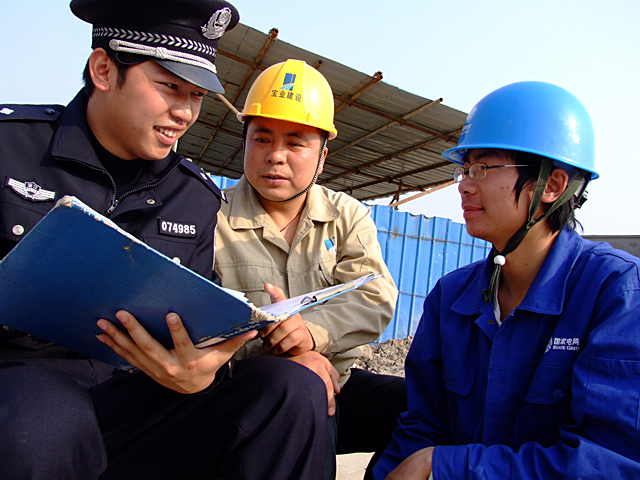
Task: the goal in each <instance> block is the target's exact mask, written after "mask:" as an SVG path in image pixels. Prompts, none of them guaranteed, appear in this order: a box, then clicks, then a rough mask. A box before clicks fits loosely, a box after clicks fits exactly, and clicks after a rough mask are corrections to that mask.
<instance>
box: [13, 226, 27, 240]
mask: <svg viewBox="0 0 640 480" xmlns="http://www.w3.org/2000/svg"><path fill="white" fill-rule="evenodd" d="M11 232H13V234H14V235H17V236H18V237H19V236H20V235H22V234H23V233H24V227H23V226H22V225H14V226H13V228H12V229H11Z"/></svg>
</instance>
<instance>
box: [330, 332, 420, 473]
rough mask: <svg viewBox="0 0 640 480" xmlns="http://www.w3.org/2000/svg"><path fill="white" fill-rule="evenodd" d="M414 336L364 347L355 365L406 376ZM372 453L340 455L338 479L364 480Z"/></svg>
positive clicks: (373, 370)
mask: <svg viewBox="0 0 640 480" xmlns="http://www.w3.org/2000/svg"><path fill="white" fill-rule="evenodd" d="M412 340H413V337H407V338H405V339H402V340H388V341H386V342H384V343H378V344H374V345H366V346H364V347H362V356H361V357H360V358H359V359H358V360H356V363H355V366H356V367H358V368H363V369H365V370H369V371H370V372H374V373H383V374H386V375H396V376H399V377H403V376H404V359H405V358H406V356H407V352H408V351H409V347H410V346H411V341H412ZM371 455H372V453H353V454H350V455H338V458H337V464H338V470H337V475H336V480H362V477H363V476H364V472H365V470H366V469H367V465H368V464H369V459H370V458H371Z"/></svg>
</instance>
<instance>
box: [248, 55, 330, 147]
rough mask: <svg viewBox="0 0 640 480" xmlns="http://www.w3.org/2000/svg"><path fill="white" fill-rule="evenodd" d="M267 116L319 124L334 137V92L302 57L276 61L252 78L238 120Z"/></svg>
mask: <svg viewBox="0 0 640 480" xmlns="http://www.w3.org/2000/svg"><path fill="white" fill-rule="evenodd" d="M247 116H254V117H266V118H275V119H277V120H286V121H288V122H294V123H301V124H303V125H309V126H311V127H316V128H319V129H320V130H324V131H326V132H327V133H328V134H329V139H330V140H331V139H333V138H335V137H336V135H337V134H338V131H337V130H336V127H335V126H334V124H333V93H332V92H331V87H330V86H329V82H327V80H326V79H325V78H324V77H323V76H322V74H321V73H320V72H318V71H317V70H316V69H315V68H313V67H311V66H309V65H307V64H306V63H305V62H304V61H302V60H287V61H286V62H282V63H276V64H275V65H272V66H270V67H269V68H267V69H266V70H265V71H264V72H262V73H261V74H260V75H259V76H258V78H256V81H255V82H253V85H252V86H251V89H250V90H249V94H248V95H247V100H246V101H245V103H244V108H243V109H242V112H240V113H238V120H240V121H241V122H244V119H245V117H247Z"/></svg>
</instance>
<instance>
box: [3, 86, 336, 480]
mask: <svg viewBox="0 0 640 480" xmlns="http://www.w3.org/2000/svg"><path fill="white" fill-rule="evenodd" d="M86 106H87V99H86V94H85V93H84V92H80V93H79V94H78V95H77V96H76V98H75V99H74V100H73V101H72V102H71V103H70V104H69V105H68V106H67V107H66V108H64V107H61V106H55V105H53V106H42V105H0V179H1V180H2V185H1V187H0V255H1V256H2V257H3V256H4V255H5V254H6V253H7V252H8V251H10V250H11V248H13V246H15V245H16V244H17V242H19V241H20V239H21V238H22V237H23V236H24V234H26V233H27V232H28V231H29V230H30V229H31V228H33V226H34V225H35V224H36V223H37V222H38V221H39V220H40V219H41V218H42V217H43V216H44V215H45V214H46V213H47V212H48V211H49V210H50V209H51V208H52V206H53V205H54V203H55V201H56V200H58V199H59V198H60V197H62V196H63V195H74V196H76V197H78V198H79V199H81V200H82V201H83V202H84V203H86V204H88V205H89V206H90V207H92V208H93V209H95V210H96V211H98V212H101V213H103V214H105V215H106V216H108V217H109V218H111V219H112V220H113V221H114V222H115V223H117V224H118V225H119V226H120V227H121V228H123V229H124V230H126V231H128V232H130V233H131V234H133V235H135V236H136V237H138V238H140V239H141V240H143V241H144V242H146V243H147V244H149V245H151V246H152V247H154V248H155V249H157V250H159V251H160V252H162V253H164V254H165V255H167V256H169V257H170V258H174V259H176V261H178V260H177V259H179V261H180V263H181V264H183V265H185V266H186V267H188V268H190V269H192V270H194V271H195V272H197V273H198V274H200V275H202V276H204V277H206V278H209V279H211V280H214V281H216V280H218V277H217V274H216V273H215V272H214V271H213V256H214V234H215V226H216V219H217V211H218V209H219V207H220V201H221V197H222V193H221V192H220V191H219V189H218V188H217V187H216V186H215V184H214V183H213V182H212V181H211V180H210V179H209V178H208V177H206V176H205V175H204V172H202V170H201V169H199V168H198V167H196V166H194V165H193V164H191V163H190V162H188V161H187V160H185V159H184V158H183V157H181V156H180V155H178V154H177V153H175V152H171V153H170V154H169V155H168V156H167V157H166V158H165V159H163V160H159V161H153V162H142V163H143V164H144V168H143V169H142V170H141V171H140V172H139V175H138V176H137V178H136V179H135V181H134V184H133V185H130V187H131V188H129V189H127V191H123V192H119V191H118V190H117V187H116V182H115V180H114V179H113V176H112V175H110V174H109V173H108V171H107V170H106V169H105V168H104V167H103V165H102V163H101V161H100V159H99V156H98V153H97V152H96V148H94V145H95V142H96V140H95V137H93V134H92V133H91V130H90V129H89V126H88V124H87V120H86ZM163 222H164V223H163ZM167 222H170V223H172V224H173V223H177V224H183V225H188V226H189V228H188V229H185V228H183V229H182V231H183V232H184V231H185V230H187V231H188V232H189V234H187V235H185V234H184V233H183V234H178V233H176V232H174V231H172V230H169V229H167V227H166V225H168V224H167ZM33 281H34V282H35V283H37V281H38V279H37V278H34V279H33ZM212 314H215V310H214V308H212ZM47 320H48V319H43V321H47ZM0 324H2V318H1V313H0ZM96 341H97V340H96ZM299 385H304V386H305V387H304V389H301V388H298V386H299ZM326 411H327V402H326V390H325V387H324V384H323V383H322V381H321V380H320V379H319V377H318V376H317V375H315V374H314V373H312V372H311V371H310V370H308V369H306V368H304V367H302V366H300V365H298V364H296V363H294V362H291V361H288V360H285V359H280V358H273V359H255V360H247V361H240V362H237V363H236V364H235V366H234V367H233V368H232V369H230V368H221V369H220V371H219V372H218V375H217V378H216V381H215V382H214V385H212V386H211V387H209V388H208V389H207V390H205V391H204V392H201V393H200V394H196V395H183V394H179V393H177V392H174V391H173V390H170V389H167V388H165V387H163V386H161V385H159V384H158V383H156V382H155V381H153V380H152V379H151V378H149V377H148V376H147V375H145V374H143V373H133V374H131V373H126V372H124V371H120V370H117V369H114V368H113V367H110V366H108V365H106V364H103V363H101V362H98V361H95V360H93V359H86V358H84V357H80V356H79V355H77V354H75V353H74V352H70V351H69V350H66V349H63V348H62V347H59V346H56V345H53V344H50V343H47V342H44V341H40V340H38V339H36V338H32V337H29V336H27V335H25V334H23V333H21V332H16V331H11V330H9V329H2V328H0V478H98V476H99V475H100V478H101V479H106V478H154V479H159V478H215V477H218V476H224V478H247V479H249V478H254V479H267V478H273V479H279V478H321V477H322V467H323V461H324V452H325V450H324V447H325V444H326V416H327V415H326ZM105 469H106V470H105Z"/></svg>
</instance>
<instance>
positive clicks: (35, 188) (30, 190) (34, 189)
mask: <svg viewBox="0 0 640 480" xmlns="http://www.w3.org/2000/svg"><path fill="white" fill-rule="evenodd" d="M4 185H5V187H9V188H10V189H11V190H13V191H14V192H15V193H17V194H18V195H20V196H21V197H22V198H24V199H26V200H30V201H32V202H52V201H53V200H55V198H56V192H52V191H50V190H45V189H43V188H42V187H41V186H40V185H38V184H37V183H36V182H21V181H20V180H16V179H14V178H11V177H7V178H6V179H5V181H4Z"/></svg>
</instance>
